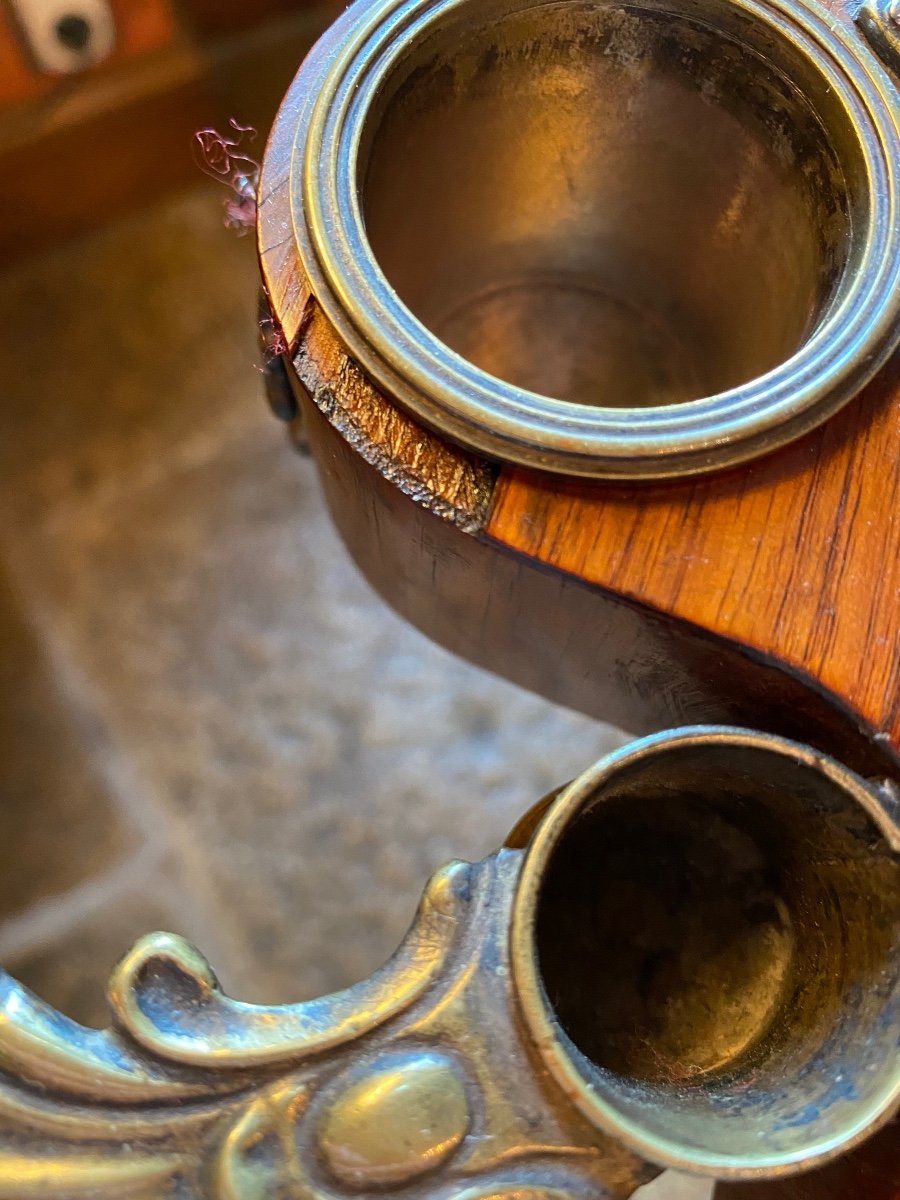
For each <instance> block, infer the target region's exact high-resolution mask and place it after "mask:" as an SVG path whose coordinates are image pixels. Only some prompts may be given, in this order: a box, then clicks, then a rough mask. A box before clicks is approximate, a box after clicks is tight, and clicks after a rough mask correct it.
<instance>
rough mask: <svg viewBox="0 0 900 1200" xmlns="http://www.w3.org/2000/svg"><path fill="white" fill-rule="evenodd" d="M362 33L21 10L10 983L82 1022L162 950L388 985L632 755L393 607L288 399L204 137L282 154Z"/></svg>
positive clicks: (7, 459)
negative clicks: (131, 955)
mask: <svg viewBox="0 0 900 1200" xmlns="http://www.w3.org/2000/svg"><path fill="white" fill-rule="evenodd" d="M339 7H340V6H339V5H336V4H334V3H333V2H331V0H322V2H321V3H312V4H310V3H300V4H297V3H294V4H291V3H289V2H288V0H262V2H258V0H257V2H254V0H184V2H183V3H179V4H177V5H176V4H172V3H169V2H168V0H109V2H108V3H106V0H102V2H101V0H77V2H76V0H73V3H72V4H70V5H67V4H64V3H61V2H60V3H58V2H57V0H48V2H47V3H46V4H45V5H43V6H42V5H41V3H39V2H32V3H25V4H22V3H18V2H16V3H13V0H0V163H2V170H3V173H4V178H5V180H6V183H7V196H8V202H7V205H6V206H5V210H4V211H5V218H6V219H5V220H4V221H3V222H2V223H0V260H3V262H4V263H5V269H4V272H3V274H2V276H0V313H2V331H3V332H2V336H0V379H2V382H3V398H4V403H3V406H2V415H0V643H2V647H3V654H2V656H0V680H2V684H0V829H2V837H0V962H2V963H3V964H4V966H6V967H8V968H9V969H11V970H12V971H13V972H14V973H15V974H17V975H18V976H19V977H20V978H21V979H23V981H24V982H26V983H27V984H28V985H29V986H31V987H33V988H34V989H35V990H36V991H37V992H38V993H39V994H40V995H41V996H42V997H44V998H46V999H47V1000H49V1001H50V1002H52V1003H53V1004H55V1005H56V1006H58V1007H59V1008H60V1009H61V1010H62V1011H64V1012H65V1013H67V1014H69V1015H71V1016H73V1017H75V1018H76V1019H79V1020H82V1021H85V1022H88V1023H94V1024H101V1023H103V1022H104V1021H105V1003H104V996H103V991H104V983H105V979H106V977H107V975H108V973H109V971H110V969H111V967H112V966H113V964H114V963H115V961H116V960H117V958H118V957H119V956H120V955H121V953H122V952H123V951H124V950H125V949H126V948H127V946H128V945H129V943H130V942H131V941H132V940H134V939H135V938H136V937H138V936H139V935H141V934H143V933H145V932H146V931H148V930H150V929H155V928H164V929H169V930H172V931H174V932H178V933H182V934H185V935H186V936H187V937H189V938H190V939H192V940H194V941H196V942H197V943H198V944H199V945H200V946H201V947H202V948H203V950H204V952H205V953H206V954H207V955H208V956H209V958H210V959H211V960H212V961H213V963H214V964H215V965H216V967H217V969H218V970H219V971H220V973H221V976H222V979H223V983H224V984H225V986H226V987H227V988H228V989H229V990H230V991H232V992H233V993H234V994H236V995H239V996H241V997H242V998H245V999H249V1000H258V1001H292V1000H297V999H300V998H303V997H307V996H312V995H315V994H321V993H323V992H327V991H329V990H332V989H335V988H339V987H342V986H344V985H346V984H348V983H350V982H352V981H354V980H356V979H359V978H361V977H363V976H364V975H366V974H368V973H369V972H370V971H372V970H373V969H374V968H375V967H376V966H377V965H378V964H379V963H380V962H381V961H383V960H384V958H385V957H386V956H387V954H389V953H390V952H391V951H392V950H393V949H394V947H395V946H396V945H397V943H398V941H399V939H400V937H401V935H402V933H403V931H404V930H405V928H406V926H407V924H408V922H409V920H410V918H411V916H412V913H413V910H414V906H415V904H416V901H417V899H418V897H419V895H420V892H421V887H422V883H423V881H424V879H425V878H426V876H427V875H428V873H429V872H430V871H431V870H432V869H433V868H434V867H436V866H437V865H438V864H440V863H441V862H443V861H445V860H446V859H448V858H451V857H469V858H478V857H480V856H481V855H483V854H485V853H487V852H489V851H491V850H492V849H494V848H495V847H496V846H497V845H498V844H499V843H500V841H501V840H502V839H503V837H504V835H505V834H506V832H507V831H508V830H509V828H510V827H511V826H512V825H513V824H514V822H515V821H516V820H517V819H518V817H519V816H520V814H521V813H522V811H523V810H524V809H525V808H526V807H527V806H528V805H530V804H531V803H532V802H533V801H535V800H536V799H537V798H538V797H540V796H541V795H543V794H544V793H546V792H547V791H548V790H549V789H550V788H551V787H553V786H554V785H556V784H559V783H561V782H563V781H564V780H565V779H567V778H569V777H571V776H572V775H574V774H575V773H577V772H578V771H580V770H581V769H583V768H584V767H585V766H586V765H587V764H588V763H589V762H591V761H592V760H594V759H595V758H597V757H599V756H600V755H601V754H603V753H604V752H605V751H606V750H608V749H609V748H610V747H611V746H612V745H615V744H617V743H619V742H621V741H622V740H623V739H624V735H622V734H621V733H620V732H619V731H617V730H614V729H612V728H610V727H605V726H601V725H598V724H596V723H594V722H592V721H589V720H588V719H586V718H584V717H581V716H577V715H574V714H572V713H569V712H566V711H563V710H561V709H558V708H555V707H553V706H551V705H549V704H547V703H545V702H543V701H541V700H539V699H537V698H535V697H533V696H531V695H529V694H527V693H525V692H523V691H520V690H519V689H517V688H515V687H513V686H511V685H508V684H506V683H503V682H502V681H500V680H498V679H495V678H493V677H491V676H489V675H487V674H485V673H484V672H481V671H479V670H477V669H475V668H473V667H470V666H468V665H467V664H465V663H463V662H461V661H459V660H457V659H455V658H453V657H452V656H450V655H449V654H447V653H446V652H444V651H443V650H441V649H439V648H437V647H436V646H434V645H432V644H431V643H430V642H428V641H426V639H425V638H424V637H422V636H421V635H420V634H419V633H417V632H416V631H415V630H414V629H412V628H411V627H410V626H408V625H407V624H406V623H405V622H403V621H402V620H400V619H399V618H398V617H396V616H395V615H394V614H393V613H392V612H391V611H389V610H388V609H387V608H386V607H385V605H384V604H383V603H382V602H381V601H380V600H379V599H378V598H377V597H376V596H375V595H374V594H373V593H372V592H371V591H370V590H369V588H368V586H367V585H366V584H365V583H364V582H363V581H362V579H361V578H360V576H359V574H358V573H357V571H356V569H355V568H354V567H353V565H352V564H351V562H350V560H349V558H348V557H347V555H346V553H345V552H344V550H343V548H342V547H341V545H340V543H339V542H338V540H337V536H336V534H335V533H334V531H333V529H332V527H331V525H330V523H329V521H328V518H327V515H326V513H325V510H324V507H323V504H322V501H321V498H320V495H319V492H318V489H317V485H316V481H315V476H314V471H313V468H312V465H311V464H310V463H309V462H307V461H306V460H304V459H303V458H302V457H300V456H298V455H296V454H295V453H294V452H293V451H292V449H291V448H290V446H289V444H288V440H287V438H286V436H285V433H284V430H283V428H281V427H280V426H279V423H278V422H276V421H275V420H273V418H272V416H271V414H270V413H269V411H268V410H267V408H266V405H265V403H264V400H263V386H262V378H261V375H260V372H259V368H258V365H257V362H256V357H257V349H256V338H257V329H256V321H257V314H256V300H257V293H258V286H259V277H258V269H257V264H256V256H255V247H254V245H253V239H252V238H244V239H242V240H239V239H236V238H235V237H234V236H233V235H230V234H229V233H227V232H226V231H225V229H224V228H223V222H222V199H223V196H222V195H221V189H217V188H216V187H215V185H213V184H211V183H209V182H207V181H204V180H203V178H202V176H201V175H200V174H199V172H198V171H197V167H196V165H195V163H194V159H193V156H192V139H193V135H194V133H195V132H196V131H197V130H198V129H200V128H203V127H206V126H216V127H219V128H223V127H225V126H226V124H227V121H228V119H229V118H231V117H235V118H237V119H238V120H240V121H241V122H247V123H252V124H254V125H255V126H257V128H258V129H259V130H260V135H259V140H258V143H257V144H258V145H259V146H260V148H261V146H262V142H263V139H264V134H265V130H266V129H267V128H268V124H269V122H270V121H271V119H272V117H273V116H274V113H275V109H276V107H277V104H278V102H279V101H280V99H281V96H282V94H283V92H284V90H285V88H286V86H287V84H288V82H289V80H290V78H291V76H292V75H293V73H294V71H295V70H296V67H297V65H298V63H299V61H300V59H301V58H302V56H303V54H304V53H305V50H306V48H307V46H308V45H309V44H310V42H311V40H312V39H313V38H314V37H315V35H316V34H317V33H318V32H319V30H320V29H321V28H322V27H323V26H324V25H325V24H326V23H327V21H328V20H329V19H330V18H331V17H332V16H333V15H334V14H335V12H336V11H337V10H338V8H339ZM64 10H65V11H64ZM103 10H105V13H106V15H104V12H103ZM107 16H108V20H107V19H106V18H107ZM104 22H105V23H104ZM53 38H56V42H57V43H58V45H56V46H55V48H54V46H53ZM57 51H58V52H59V56H58V57H54V56H55V55H56V54H57ZM14 260H15V261H14ZM708 1194H709V1187H708V1185H706V1184H697V1183H691V1182H689V1181H680V1182H678V1181H674V1182H673V1181H671V1180H669V1181H667V1183H666V1184H664V1185H661V1184H656V1185H653V1188H652V1189H648V1190H647V1192H646V1196H647V1200H653V1197H657V1200H698V1198H704V1197H706V1196H708Z"/></svg>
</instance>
